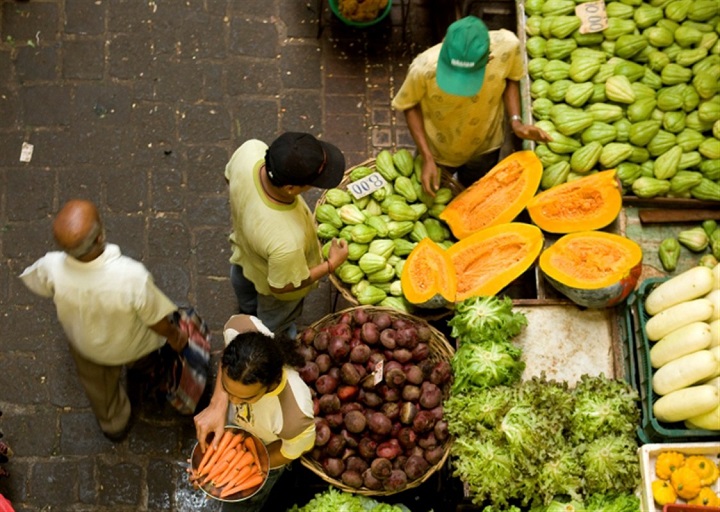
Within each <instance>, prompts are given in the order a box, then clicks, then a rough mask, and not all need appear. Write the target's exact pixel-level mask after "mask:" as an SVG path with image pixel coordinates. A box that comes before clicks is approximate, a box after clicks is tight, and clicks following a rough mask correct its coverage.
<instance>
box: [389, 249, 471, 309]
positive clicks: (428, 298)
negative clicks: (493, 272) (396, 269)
mask: <svg viewBox="0 0 720 512" xmlns="http://www.w3.org/2000/svg"><path fill="white" fill-rule="evenodd" d="M400 284H401V285H402V291H403V295H404V296H405V298H406V299H407V300H408V302H410V303H412V304H415V305H418V306H420V307H424V308H440V307H443V306H445V305H447V304H448V303H453V302H454V301H455V291H456V289H457V277H456V276H455V271H454V269H453V265H452V261H451V260H450V256H449V255H448V253H447V251H446V250H445V249H443V248H442V247H440V246H439V245H438V244H436V243H435V242H433V241H432V240H431V239H430V238H423V239H422V240H420V242H418V244H417V245H416V246H415V247H414V248H413V250H412V252H410V254H408V257H407V259H406V260H405V265H404V266H403V270H402V274H401V276H400Z"/></svg>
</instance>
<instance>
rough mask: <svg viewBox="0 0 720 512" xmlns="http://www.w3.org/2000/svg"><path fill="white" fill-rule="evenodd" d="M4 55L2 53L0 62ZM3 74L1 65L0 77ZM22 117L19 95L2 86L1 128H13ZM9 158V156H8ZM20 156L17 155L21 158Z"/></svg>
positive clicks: (0, 95) (0, 104)
mask: <svg viewBox="0 0 720 512" xmlns="http://www.w3.org/2000/svg"><path fill="white" fill-rule="evenodd" d="M1 59H2V53H0V60H1ZM2 74H3V69H2V66H1V65H0V75H2ZM19 115H20V102H19V100H18V95H17V94H16V93H15V92H12V91H10V90H9V89H8V88H6V87H3V86H0V128H11V127H12V126H13V125H14V124H15V121H16V120H17V118H18V117H19ZM7 156H8V157H9V155H7ZM19 156H20V154H19V153H18V154H17V157H19Z"/></svg>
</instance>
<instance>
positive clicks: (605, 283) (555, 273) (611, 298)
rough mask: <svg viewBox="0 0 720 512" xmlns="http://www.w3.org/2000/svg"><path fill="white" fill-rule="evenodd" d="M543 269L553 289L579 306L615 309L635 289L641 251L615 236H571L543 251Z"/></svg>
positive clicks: (589, 233)
mask: <svg viewBox="0 0 720 512" xmlns="http://www.w3.org/2000/svg"><path fill="white" fill-rule="evenodd" d="M540 270H541V271H542V273H543V275H544V276H545V278H546V279H547V281H548V282H549V283H550V284H551V285H552V286H553V288H555V289H556V290H557V291H559V292H560V293H562V294H563V295H565V296H566V297H568V298H569V299H570V300H572V301H573V302H574V303H576V304H578V305H579V306H583V307H587V308H604V307H609V306H614V305H615V304H618V303H619V302H620V301H622V300H625V298H626V297H627V296H628V295H630V292H632V291H633V289H635V285H636V284H637V281H638V278H639V277H640V272H641V270H642V249H641V248H640V246H639V245H638V244H636V243H635V242H633V241H632V240H629V239H628V238H625V237H624V236H620V235H614V234H612V233H605V232H603V231H582V232H579V233H571V234H569V235H565V236H563V237H561V238H560V239H559V240H558V241H557V242H555V243H554V244H553V245H552V246H550V247H549V248H547V249H545V250H544V251H543V253H542V254H541V255H540Z"/></svg>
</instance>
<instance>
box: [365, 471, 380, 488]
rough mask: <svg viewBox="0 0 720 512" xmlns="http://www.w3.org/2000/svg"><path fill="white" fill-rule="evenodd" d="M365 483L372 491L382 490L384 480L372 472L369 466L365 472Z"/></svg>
mask: <svg viewBox="0 0 720 512" xmlns="http://www.w3.org/2000/svg"><path fill="white" fill-rule="evenodd" d="M362 476H363V485H364V486H365V487H367V488H368V489H370V490H372V491H380V490H382V488H383V484H382V480H380V479H378V478H377V477H375V475H373V474H372V470H370V469H369V468H368V469H366V470H365V472H364V473H363V475H362Z"/></svg>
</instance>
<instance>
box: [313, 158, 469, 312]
mask: <svg viewBox="0 0 720 512" xmlns="http://www.w3.org/2000/svg"><path fill="white" fill-rule="evenodd" d="M358 167H369V168H370V169H374V168H375V159H374V158H370V159H368V160H365V161H364V162H362V163H360V164H358V165H356V166H354V167H350V168H349V169H348V170H347V171H345V176H344V177H343V179H342V181H341V182H340V184H339V185H338V186H337V187H336V188H339V189H341V190H347V186H348V184H349V183H350V173H351V172H352V171H354V170H355V169H357V168H358ZM440 170H441V174H440V186H441V187H447V188H449V189H450V190H452V193H453V197H455V196H457V195H458V194H459V193H460V192H462V191H463V190H464V187H463V186H462V185H461V184H460V183H459V182H458V181H457V180H456V179H455V178H453V177H452V175H451V174H450V173H449V172H447V171H446V170H445V169H440ZM326 194H327V191H324V192H323V194H322V195H321V196H320V198H319V199H318V200H317V203H316V204H315V209H316V210H317V207H318V206H320V205H322V204H325V196H326ZM315 224H316V225H317V224H318V222H317V219H315ZM318 242H319V243H320V245H321V246H322V241H321V240H319V239H318ZM328 279H329V280H330V282H331V283H332V285H333V286H334V287H335V288H336V289H337V291H338V292H339V293H340V295H342V296H343V298H344V299H345V300H346V301H348V302H349V303H350V304H353V305H355V306H358V305H360V303H359V302H358V300H357V298H356V297H355V296H354V295H353V294H352V292H351V291H350V288H349V287H348V285H347V284H345V283H343V282H342V281H341V280H340V279H339V278H338V277H337V276H336V275H335V274H334V273H333V274H330V275H328ZM415 313H416V314H418V315H422V316H423V318H431V319H439V318H442V317H444V316H446V315H448V314H450V313H451V311H450V310H442V309H441V310H434V309H422V308H417V311H415Z"/></svg>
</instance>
